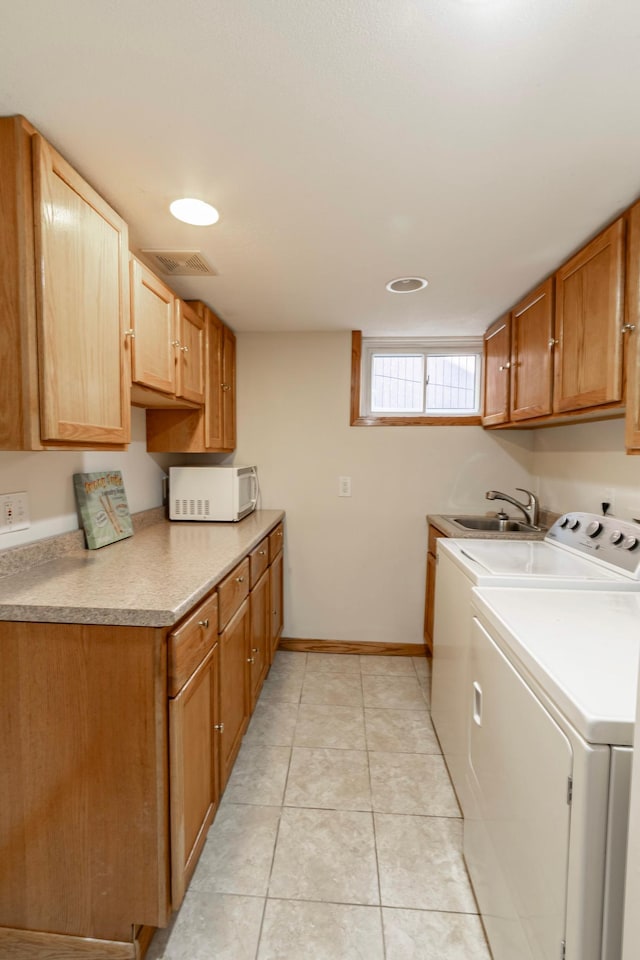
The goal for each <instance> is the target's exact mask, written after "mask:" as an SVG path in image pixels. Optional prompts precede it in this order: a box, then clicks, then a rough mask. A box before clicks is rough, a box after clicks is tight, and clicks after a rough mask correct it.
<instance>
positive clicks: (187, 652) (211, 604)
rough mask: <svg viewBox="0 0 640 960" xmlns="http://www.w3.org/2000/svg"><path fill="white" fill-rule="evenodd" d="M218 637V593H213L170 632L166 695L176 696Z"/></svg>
mask: <svg viewBox="0 0 640 960" xmlns="http://www.w3.org/2000/svg"><path fill="white" fill-rule="evenodd" d="M217 639H218V596H217V594H215V593H214V594H213V595H212V596H210V597H208V598H207V599H206V600H205V601H204V603H201V604H200V606H199V607H196V609H195V610H194V612H193V613H192V614H191V615H190V616H189V617H188V618H187V619H186V620H183V622H182V623H181V624H180V626H179V627H177V628H176V629H175V630H173V631H172V632H171V633H170V634H169V644H168V647H169V650H168V656H169V666H168V674H169V678H168V685H169V696H170V697H175V696H176V694H177V693H178V692H179V690H180V689H181V688H182V687H183V686H184V684H185V683H186V681H187V680H188V679H189V677H190V676H191V675H192V674H193V672H194V670H195V669H196V667H197V666H198V665H199V664H200V663H201V662H202V661H203V660H204V658H205V657H206V655H207V654H208V653H209V651H210V650H211V648H212V647H213V645H214V643H215V642H216V640H217Z"/></svg>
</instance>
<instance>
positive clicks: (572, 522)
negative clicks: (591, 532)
mask: <svg viewBox="0 0 640 960" xmlns="http://www.w3.org/2000/svg"><path fill="white" fill-rule="evenodd" d="M579 528H580V521H579V520H578V518H577V517H569V530H578V529H579Z"/></svg>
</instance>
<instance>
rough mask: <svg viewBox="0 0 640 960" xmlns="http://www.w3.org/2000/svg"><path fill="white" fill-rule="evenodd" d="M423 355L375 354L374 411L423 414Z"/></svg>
mask: <svg viewBox="0 0 640 960" xmlns="http://www.w3.org/2000/svg"><path fill="white" fill-rule="evenodd" d="M423 408H424V356H422V355H421V354H419V355H417V356H416V355H413V356H402V355H395V354H386V355H384V354H383V355H376V354H373V356H372V363H371V410H372V411H374V412H375V413H381V412H385V413H389V412H392V413H398V412H402V413H422V410H423Z"/></svg>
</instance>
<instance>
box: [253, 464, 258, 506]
mask: <svg viewBox="0 0 640 960" xmlns="http://www.w3.org/2000/svg"><path fill="white" fill-rule="evenodd" d="M251 484H252V486H253V492H252V494H251V503H252V504H253V506H254V507H255V505H256V504H257V502H258V476H257V474H256V473H255V471H254V472H253V473H252V474H251Z"/></svg>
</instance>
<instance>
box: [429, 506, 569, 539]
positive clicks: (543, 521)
mask: <svg viewBox="0 0 640 960" xmlns="http://www.w3.org/2000/svg"><path fill="white" fill-rule="evenodd" d="M464 516H466V514H465V513H463V512H460V513H452V514H450V515H448V516H447V515H444V514H439V513H430V514H428V515H427V523H430V524H431V525H432V526H434V527H436V528H437V529H438V530H439V531H440V532H441V533H443V534H444V535H445V537H455V539H456V540H544V538H545V536H546V533H547V530H548V529H549V527H550V526H551V524H552V523H553V521H554V520H555V519H556V517H557V516H558V514H556V513H553V514H550V513H542V514H541V517H540V530H538V531H532V530H522V531H519V530H516V531H507V530H505V531H503V532H501V533H498V532H497V531H488V530H466V529H464V530H463V529H462V528H461V527H459V526H458V525H457V524H454V523H451V518H452V517H464ZM487 516H490V514H487ZM491 516H495V514H491Z"/></svg>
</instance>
